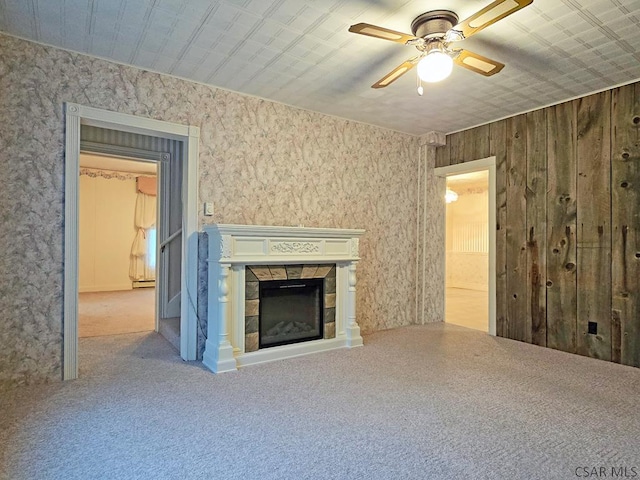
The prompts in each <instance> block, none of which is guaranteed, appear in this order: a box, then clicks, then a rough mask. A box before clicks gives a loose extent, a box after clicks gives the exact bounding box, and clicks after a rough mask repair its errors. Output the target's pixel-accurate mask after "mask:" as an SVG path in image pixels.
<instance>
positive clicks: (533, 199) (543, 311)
mask: <svg viewBox="0 0 640 480" xmlns="http://www.w3.org/2000/svg"><path fill="white" fill-rule="evenodd" d="M526 117H527V118H526V120H527V186H526V204H527V205H526V209H527V317H528V318H530V319H531V342H532V343H534V344H535V345H542V346H545V345H546V344H547V297H546V282H547V278H546V276H547V271H546V257H547V255H546V253H547V251H546V245H547V110H546V109H542V110H536V111H534V112H530V113H527V114H526Z"/></svg>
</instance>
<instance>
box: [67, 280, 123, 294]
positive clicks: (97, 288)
mask: <svg viewBox="0 0 640 480" xmlns="http://www.w3.org/2000/svg"><path fill="white" fill-rule="evenodd" d="M119 290H133V287H132V286H131V282H128V283H123V284H120V285H87V286H84V287H83V286H79V287H78V292H79V293H91V292H117V291H119Z"/></svg>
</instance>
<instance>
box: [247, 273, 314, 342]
mask: <svg viewBox="0 0 640 480" xmlns="http://www.w3.org/2000/svg"><path fill="white" fill-rule="evenodd" d="M323 283H324V281H323V280H322V279H319V278H310V279H305V280H302V279H300V280H271V281H266V282H260V298H259V301H260V311H259V315H258V323H259V325H260V326H259V337H258V338H259V346H260V348H268V347H277V346H279V345H288V344H290V343H296V342H305V341H309V340H318V339H320V338H322V336H323V321H322V320H323V301H322V299H323V297H324V292H323V290H324V289H323V288H322V287H323Z"/></svg>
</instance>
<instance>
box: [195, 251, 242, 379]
mask: <svg viewBox="0 0 640 480" xmlns="http://www.w3.org/2000/svg"><path fill="white" fill-rule="evenodd" d="M230 269H231V264H229V263H220V264H219V270H218V274H217V286H218V289H217V290H218V291H217V294H218V295H217V297H218V298H217V312H216V313H217V314H218V315H217V317H218V321H217V322H215V321H211V320H212V319H211V318H209V322H208V328H207V345H206V348H205V353H204V355H203V358H202V363H204V364H205V365H206V366H207V367H209V368H210V369H211V370H212V371H213V372H215V373H221V372H229V371H232V370H237V366H236V359H235V358H234V356H233V347H232V346H231V342H229V315H230V312H229V271H230ZM210 280H211V276H210ZM216 325H217V327H218V328H217V329H216V328H214V327H215V326H216ZM216 330H217V331H216ZM208 352H212V354H211V355H207V353H208Z"/></svg>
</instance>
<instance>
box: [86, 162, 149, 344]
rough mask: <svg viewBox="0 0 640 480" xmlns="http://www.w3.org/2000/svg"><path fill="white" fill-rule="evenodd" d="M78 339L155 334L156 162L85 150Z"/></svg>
mask: <svg viewBox="0 0 640 480" xmlns="http://www.w3.org/2000/svg"><path fill="white" fill-rule="evenodd" d="M79 174H80V175H79V183H78V185H79V189H78V193H79V204H78V206H79V223H78V227H79V228H78V247H79V248H78V274H79V276H78V336H79V337H80V338H83V337H96V336H105V335H118V334H125V333H137V332H149V331H154V330H157V315H156V289H155V285H156V243H157V236H156V230H157V226H158V222H157V218H158V215H157V203H158V202H157V193H158V188H157V164H156V162H153V161H145V160H141V159H133V158H123V157H117V156H111V155H101V154H97V153H91V152H82V153H81V155H80V170H79Z"/></svg>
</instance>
